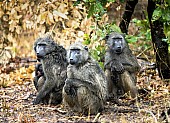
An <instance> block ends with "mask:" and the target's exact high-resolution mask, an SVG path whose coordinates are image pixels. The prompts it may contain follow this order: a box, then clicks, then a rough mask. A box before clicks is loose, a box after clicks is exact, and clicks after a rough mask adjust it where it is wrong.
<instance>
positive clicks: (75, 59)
mask: <svg viewBox="0 0 170 123" xmlns="http://www.w3.org/2000/svg"><path fill="white" fill-rule="evenodd" d="M67 59H68V62H69V64H71V65H79V64H81V63H83V62H85V61H86V60H87V59H88V48H87V47H86V46H85V47H82V46H80V45H79V44H78V43H77V44H74V45H72V46H70V49H69V51H68V54H67Z"/></svg>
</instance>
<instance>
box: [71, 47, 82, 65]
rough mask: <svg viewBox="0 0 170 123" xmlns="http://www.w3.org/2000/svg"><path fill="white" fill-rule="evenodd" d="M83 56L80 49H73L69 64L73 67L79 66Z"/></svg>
mask: <svg viewBox="0 0 170 123" xmlns="http://www.w3.org/2000/svg"><path fill="white" fill-rule="evenodd" d="M80 58H81V54H80V49H71V50H70V57H69V61H70V62H69V63H70V64H71V65H75V64H78V61H80Z"/></svg>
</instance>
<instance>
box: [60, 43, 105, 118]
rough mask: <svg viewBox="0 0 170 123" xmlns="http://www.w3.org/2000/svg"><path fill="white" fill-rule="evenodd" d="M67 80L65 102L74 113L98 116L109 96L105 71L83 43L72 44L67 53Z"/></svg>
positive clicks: (64, 89)
mask: <svg viewBox="0 0 170 123" xmlns="http://www.w3.org/2000/svg"><path fill="white" fill-rule="evenodd" d="M67 61H68V62H69V65H68V67H67V79H66V81H65V85H64V88H63V102H64V104H67V105H68V106H69V107H70V108H71V109H72V110H73V111H76V112H79V113H83V114H86V115H87V114H88V113H90V114H96V113H97V112H99V111H101V110H102V109H103V103H104V102H105V100H106V96H107V82H106V77H105V75H104V72H103V70H102V69H101V68H100V67H99V65H98V63H97V62H96V61H95V60H94V59H92V58H91V57H90V56H89V53H88V48H87V47H86V46H83V45H82V44H81V43H75V44H72V45H71V46H70V48H69V50H68V52H67Z"/></svg>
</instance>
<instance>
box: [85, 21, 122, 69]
mask: <svg viewBox="0 0 170 123" xmlns="http://www.w3.org/2000/svg"><path fill="white" fill-rule="evenodd" d="M91 28H92V29H93V30H94V33H92V34H91V35H88V34H85V35H84V44H85V45H89V46H93V47H91V48H90V54H91V56H92V57H93V58H94V59H95V60H96V61H98V63H99V64H100V66H101V67H102V68H104V65H103V61H104V54H105V41H104V39H105V36H106V35H107V34H110V33H111V32H113V31H115V32H121V30H120V28H119V27H118V26H116V24H115V23H112V24H106V25H103V26H102V27H101V26H98V25H96V26H92V27H91Z"/></svg>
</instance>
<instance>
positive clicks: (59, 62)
mask: <svg viewBox="0 0 170 123" xmlns="http://www.w3.org/2000/svg"><path fill="white" fill-rule="evenodd" d="M34 50H35V53H36V55H37V58H38V59H39V61H40V62H41V64H42V72H44V75H41V74H42V73H41V72H40V73H41V74H40V76H38V75H37V77H36V78H34V85H35V87H36V89H37V91H38V94H37V96H36V99H35V100H34V101H33V104H39V103H44V100H45V102H47V103H48V104H49V103H50V104H59V103H61V101H62V88H63V86H64V83H65V79H66V69H67V59H66V55H67V53H66V50H65V49H64V48H63V47H62V46H60V45H58V44H57V43H55V42H54V40H53V39H52V38H51V36H49V35H47V36H45V37H43V38H38V39H37V40H36V42H35V43H34ZM37 70H38V71H41V65H39V66H37Z"/></svg>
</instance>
